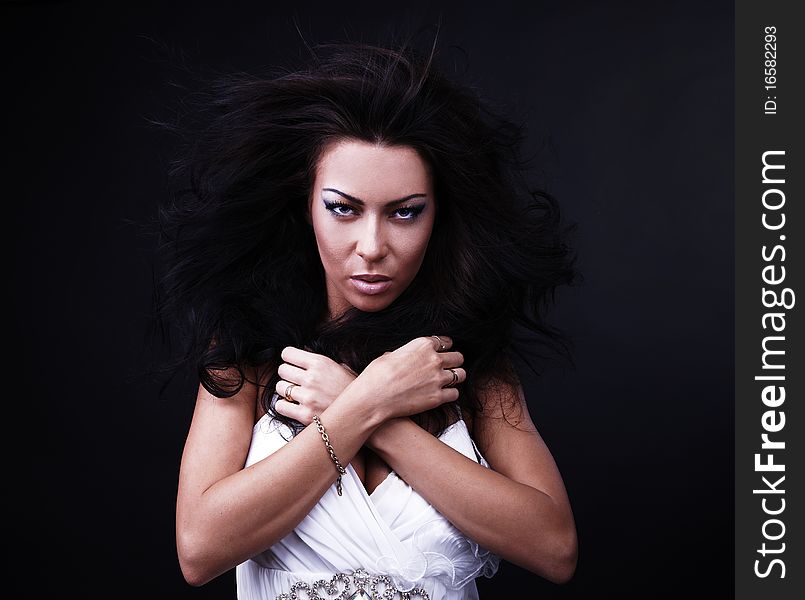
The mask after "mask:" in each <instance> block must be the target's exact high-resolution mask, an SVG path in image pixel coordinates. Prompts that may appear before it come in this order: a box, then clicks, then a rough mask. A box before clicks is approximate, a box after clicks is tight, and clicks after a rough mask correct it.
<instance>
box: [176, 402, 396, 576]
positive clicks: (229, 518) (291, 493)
mask: <svg viewBox="0 0 805 600" xmlns="http://www.w3.org/2000/svg"><path fill="white" fill-rule="evenodd" d="M320 418H321V421H322V424H323V425H324V427H325V428H326V431H327V434H328V437H329V439H330V443H331V444H332V446H333V449H334V450H335V453H336V455H337V457H338V459H339V461H340V462H341V464H342V465H343V466H346V465H347V464H348V463H349V462H350V461H351V460H352V458H353V456H354V455H355V454H356V453H357V452H358V450H359V449H360V448H361V446H362V445H363V444H364V443H365V441H366V439H367V438H368V436H369V435H370V434H371V433H372V431H373V430H374V429H375V428H376V427H377V426H378V424H379V423H380V420H379V418H378V417H377V414H376V412H375V411H374V410H373V408H372V407H371V406H370V405H369V404H367V403H365V402H359V401H354V395H353V396H352V397H350V394H349V392H346V391H345V393H344V394H342V396H341V397H339V398H338V399H336V401H334V402H333V404H331V405H330V406H329V407H328V408H327V409H326V410H324V411H323V412H322V413H321V415H320ZM337 476H338V472H337V470H336V467H335V464H334V463H333V461H332V459H331V457H330V454H329V452H328V451H327V448H326V446H325V444H324V441H323V440H322V437H321V434H320V433H319V432H318V430H317V428H316V424H315V423H311V424H310V425H309V426H307V427H306V428H305V429H304V430H303V431H301V432H300V433H299V434H298V435H297V436H296V437H295V438H293V439H292V440H291V441H290V442H289V443H288V444H286V445H284V446H283V447H282V448H280V449H278V450H277V451H276V452H274V453H273V454H271V455H270V456H268V457H266V458H265V459H263V460H261V461H259V462H257V463H255V464H253V465H251V466H250V467H248V468H245V469H242V470H238V471H237V472H234V473H232V474H231V475H229V476H227V477H224V478H222V479H220V480H219V481H217V482H215V483H214V484H212V485H211V486H209V487H208V488H207V489H205V490H198V493H197V494H192V493H188V494H186V495H185V497H184V498H183V500H182V502H180V503H178V504H177V543H178V550H179V558H180V563H181V566H182V570H183V572H184V574H185V578H186V579H187V580H188V581H189V582H190V583H192V584H195V585H201V584H203V583H205V582H207V581H209V580H210V579H212V578H214V577H216V576H218V575H220V574H221V573H223V572H225V571H227V570H229V569H231V568H233V567H234V566H236V565H237V564H239V563H241V562H243V561H244V560H246V559H248V558H250V557H251V556H254V555H256V554H258V553H260V552H262V551H264V550H265V549H266V548H269V547H270V546H272V545H273V544H274V543H276V542H277V541H279V540H280V539H282V538H283V537H284V536H286V535H287V534H288V533H290V532H291V531H292V530H293V529H294V527H296V526H297V525H298V524H299V522H300V521H302V519H304V518H305V516H306V515H307V514H308V513H309V512H310V510H311V509H312V508H313V506H315V504H316V503H317V502H318V501H319V499H320V498H321V496H322V495H323V494H324V493H325V492H326V491H327V489H328V488H329V487H330V486H332V485H333V483H334V481H335V480H336V477H337Z"/></svg>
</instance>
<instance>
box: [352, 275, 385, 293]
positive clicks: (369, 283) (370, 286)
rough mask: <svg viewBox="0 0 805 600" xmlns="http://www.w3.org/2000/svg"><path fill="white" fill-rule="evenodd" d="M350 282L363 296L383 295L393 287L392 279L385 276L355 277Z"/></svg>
mask: <svg viewBox="0 0 805 600" xmlns="http://www.w3.org/2000/svg"><path fill="white" fill-rule="evenodd" d="M349 281H350V283H352V285H353V286H354V287H355V289H356V290H358V291H359V292H361V293H363V294H370V295H374V294H381V293H383V292H385V291H386V290H387V289H389V288H390V287H391V278H389V277H386V276H385V275H369V274H362V275H353V276H352V277H350V279H349Z"/></svg>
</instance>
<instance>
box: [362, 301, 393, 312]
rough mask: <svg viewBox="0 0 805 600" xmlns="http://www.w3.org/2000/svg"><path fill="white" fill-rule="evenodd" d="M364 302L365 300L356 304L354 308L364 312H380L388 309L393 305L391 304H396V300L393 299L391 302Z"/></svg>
mask: <svg viewBox="0 0 805 600" xmlns="http://www.w3.org/2000/svg"><path fill="white" fill-rule="evenodd" d="M362 300H363V301H362V302H354V303H353V304H352V306H354V307H355V308H357V309H358V310H360V311H362V312H378V311H381V310H383V309H384V308H388V307H389V306H390V305H391V303H392V302H394V300H396V298H392V299H390V300H388V299H384V300H380V299H377V300H369V301H366V300H365V299H362Z"/></svg>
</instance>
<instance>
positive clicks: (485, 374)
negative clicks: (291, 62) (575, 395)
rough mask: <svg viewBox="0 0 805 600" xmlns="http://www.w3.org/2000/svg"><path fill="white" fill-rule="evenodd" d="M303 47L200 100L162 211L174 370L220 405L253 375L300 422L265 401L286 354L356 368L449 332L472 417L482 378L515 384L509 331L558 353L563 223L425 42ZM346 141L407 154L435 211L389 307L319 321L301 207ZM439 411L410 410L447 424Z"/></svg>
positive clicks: (161, 273) (568, 257)
mask: <svg viewBox="0 0 805 600" xmlns="http://www.w3.org/2000/svg"><path fill="white" fill-rule="evenodd" d="M312 50H313V51H312V53H311V55H312V58H311V60H310V61H309V64H307V65H305V66H303V67H301V68H299V69H295V70H290V71H274V72H269V73H266V74H263V75H262V76H258V75H254V74H244V73H238V74H234V75H228V76H224V77H219V78H218V79H217V80H216V81H214V82H213V83H212V84H211V85H210V87H209V89H208V90H207V91H206V92H205V93H203V94H200V95H197V96H196V100H197V108H198V109H199V114H203V115H204V117H205V118H204V120H203V122H204V126H203V127H201V128H199V129H198V130H197V131H194V132H193V135H191V136H188V138H189V139H190V142H189V143H187V144H185V145H184V146H183V147H182V149H181V152H180V153H179V158H178V159H177V160H175V161H174V163H173V169H172V170H171V172H170V176H171V178H172V179H171V180H172V182H173V185H172V190H173V191H172V193H171V194H170V198H169V199H167V200H166V201H165V202H164V203H163V204H162V205H161V206H160V208H159V212H158V216H157V220H158V224H159V244H158V248H157V256H158V262H159V267H158V275H157V286H156V287H157V293H156V294H155V311H156V315H157V319H158V320H159V321H160V322H161V323H163V325H162V330H163V331H165V330H166V328H165V326H164V324H165V323H167V324H168V327H167V329H169V330H173V331H174V332H175V334H177V335H178V336H179V338H180V340H181V352H180V355H179V356H178V357H177V360H176V362H175V363H173V365H172V368H178V367H179V366H180V365H187V364H190V365H193V366H194V367H195V368H196V369H197V372H198V376H199V380H200V383H201V385H203V386H204V387H205V388H206V389H207V390H208V391H209V392H210V393H211V394H213V395H215V396H218V397H229V396H232V395H234V394H236V393H237V392H238V391H239V390H240V389H241V387H242V386H243V384H244V382H245V381H246V380H247V378H249V377H250V376H251V375H253V374H255V379H256V381H255V382H256V383H257V382H260V381H263V382H264V384H265V385H263V386H262V387H260V388H259V389H260V390H261V392H260V401H261V402H262V404H263V407H264V408H265V409H266V411H268V412H269V413H270V414H271V415H272V416H273V417H275V418H279V419H281V420H282V421H284V422H285V423H286V424H288V425H289V426H291V429H292V430H293V431H294V432H298V431H299V430H300V428H301V425H300V424H299V423H297V422H296V421H292V420H290V419H288V418H287V417H284V416H282V415H279V414H277V413H276V412H274V411H273V406H272V403H271V400H272V396H273V391H274V387H275V385H276V382H277V380H278V377H277V375H276V367H277V366H278V364H279V363H280V362H281V359H280V358H279V353H280V352H281V350H282V348H284V347H285V346H290V345H292V346H297V347H304V348H307V349H308V350H310V351H313V352H317V353H320V354H324V355H326V356H328V357H330V358H332V359H334V360H336V361H337V362H341V363H345V364H347V365H349V366H350V367H351V368H352V369H353V370H354V371H355V372H356V373H360V372H361V371H362V370H363V369H364V368H365V367H366V366H367V365H368V364H369V362H371V361H372V360H373V359H374V358H376V357H378V356H380V355H382V354H383V353H384V352H386V351H391V350H394V349H396V348H398V347H399V346H401V345H403V344H405V343H406V342H408V341H410V340H411V339H413V338H415V337H418V336H429V335H431V334H440V335H441V334H446V335H449V336H450V337H452V338H453V340H454V349H456V350H459V351H461V352H462V353H463V355H464V358H465V362H464V365H463V366H464V367H465V369H466V371H467V380H466V382H464V383H463V384H461V385H459V392H460V397H459V398H460V399H459V403H460V405H461V406H462V407H463V408H464V409H465V410H467V411H469V412H470V413H471V414H473V415H474V414H477V411H478V410H479V409H480V408H481V407H480V403H479V400H478V391H479V390H480V389H481V387H483V386H485V385H487V384H488V383H490V382H492V381H505V382H509V383H511V384H516V383H517V376H516V372H515V369H514V368H513V360H512V359H513V356H514V354H513V353H515V352H518V350H517V347H516V346H517V343H516V340H515V337H516V336H515V329H520V330H523V331H527V332H531V333H533V334H535V336H536V337H534V338H533V339H537V338H539V339H542V340H545V341H548V342H549V346H551V347H552V348H554V349H556V350H559V351H560V353H562V352H565V353H566V351H567V349H568V344H567V342H566V340H565V339H564V336H563V335H561V334H560V332H559V331H558V330H557V329H555V328H552V327H550V326H549V325H548V324H547V322H546V319H545V313H546V310H547V309H548V308H549V306H550V304H551V303H552V302H553V301H554V291H555V289H556V288H557V286H559V285H562V284H572V283H573V279H574V274H575V271H574V268H573V262H574V261H573V257H572V252H571V250H570V248H569V245H568V243H567V237H566V234H567V232H568V231H569V228H563V227H562V225H561V223H560V214H559V209H558V205H557V203H556V201H555V199H554V198H553V197H552V196H551V195H549V194H548V193H546V192H544V191H540V190H533V189H530V188H529V187H528V186H527V185H526V184H525V178H524V177H523V170H524V166H523V165H524V163H523V161H522V160H521V158H520V147H521V144H522V142H523V138H524V134H523V128H522V127H520V126H517V125H515V124H514V123H513V122H512V121H511V120H509V119H507V118H504V117H503V116H500V115H498V114H495V112H494V111H492V110H491V109H490V108H489V107H488V106H487V105H486V104H485V102H484V101H483V100H482V98H481V97H480V95H479V94H478V93H477V92H476V91H475V90H474V89H473V88H472V87H470V86H466V85H461V84H458V83H457V82H455V81H451V80H450V79H448V78H447V77H446V76H444V75H443V74H441V73H440V72H439V71H438V70H437V68H436V66H435V63H436V60H435V59H436V58H437V57H438V53H437V50H436V48H435V44H434V46H433V47H432V48H430V49H429V50H428V51H425V52H420V51H418V50H416V49H415V48H414V47H413V46H411V45H409V44H401V45H389V46H378V45H370V44H365V43H358V42H343V43H342V42H339V43H329V44H321V45H318V46H316V47H315V48H313V49H312ZM344 139H354V140H359V141H365V142H370V143H375V144H382V145H387V146H407V147H411V148H413V149H415V150H416V151H417V152H418V154H419V155H420V156H421V158H422V159H423V160H424V161H425V162H426V163H427V164H428V165H429V167H430V170H431V173H432V175H433V184H434V192H435V197H436V201H437V204H438V207H439V208H438V211H437V216H436V221H435V223H434V227H433V232H432V236H431V239H430V242H429V245H428V248H427V251H426V255H425V257H424V261H423V263H422V266H421V268H420V271H419V273H418V274H417V275H416V277H415V279H414V280H413V282H412V283H411V285H410V286H409V287H408V288H407V289H406V290H405V292H403V294H402V295H400V296H399V297H398V298H397V299H396V300H395V301H394V302H393V303H391V305H390V306H388V307H387V308H385V309H383V310H380V311H377V312H362V311H360V310H358V309H356V308H354V307H353V308H350V309H349V310H348V311H347V312H346V313H345V314H343V315H342V316H340V317H339V318H336V319H334V320H328V319H327V318H326V317H327V314H328V313H327V294H326V291H325V283H324V272H323V268H322V265H321V261H320V258H319V255H318V251H317V247H316V244H315V238H314V234H313V230H312V227H311V226H310V224H309V223H308V222H307V220H306V219H305V211H306V208H307V200H308V196H309V193H310V189H311V187H312V185H313V181H314V176H315V169H316V165H317V161H318V159H319V157H320V156H321V154H322V151H323V149H324V148H325V147H327V145H328V144H330V143H332V142H334V141H340V140H344ZM233 374H234V375H233ZM249 380H250V379H249ZM250 381H251V380H250ZM266 381H267V383H265V382H266ZM447 410H448V407H444V406H443V407H439V408H437V409H434V410H432V411H429V413H427V414H423V415H417V416H415V417H414V418H415V420H416V421H417V422H419V423H420V424H423V423H427V424H428V427H429V428H430V429H434V428H435V430H436V431H438V432H441V431H442V430H443V429H444V427H446V425H447V424H448V412H447ZM434 426H435V427H434Z"/></svg>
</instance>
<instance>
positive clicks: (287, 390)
mask: <svg viewBox="0 0 805 600" xmlns="http://www.w3.org/2000/svg"><path fill="white" fill-rule="evenodd" d="M294 387H296V384H295V383H289V384H288V387H287V388H285V399H286V400H287V401H288V402H296V400H294V399H293V398H291V390H292V389H293V388H294Z"/></svg>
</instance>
